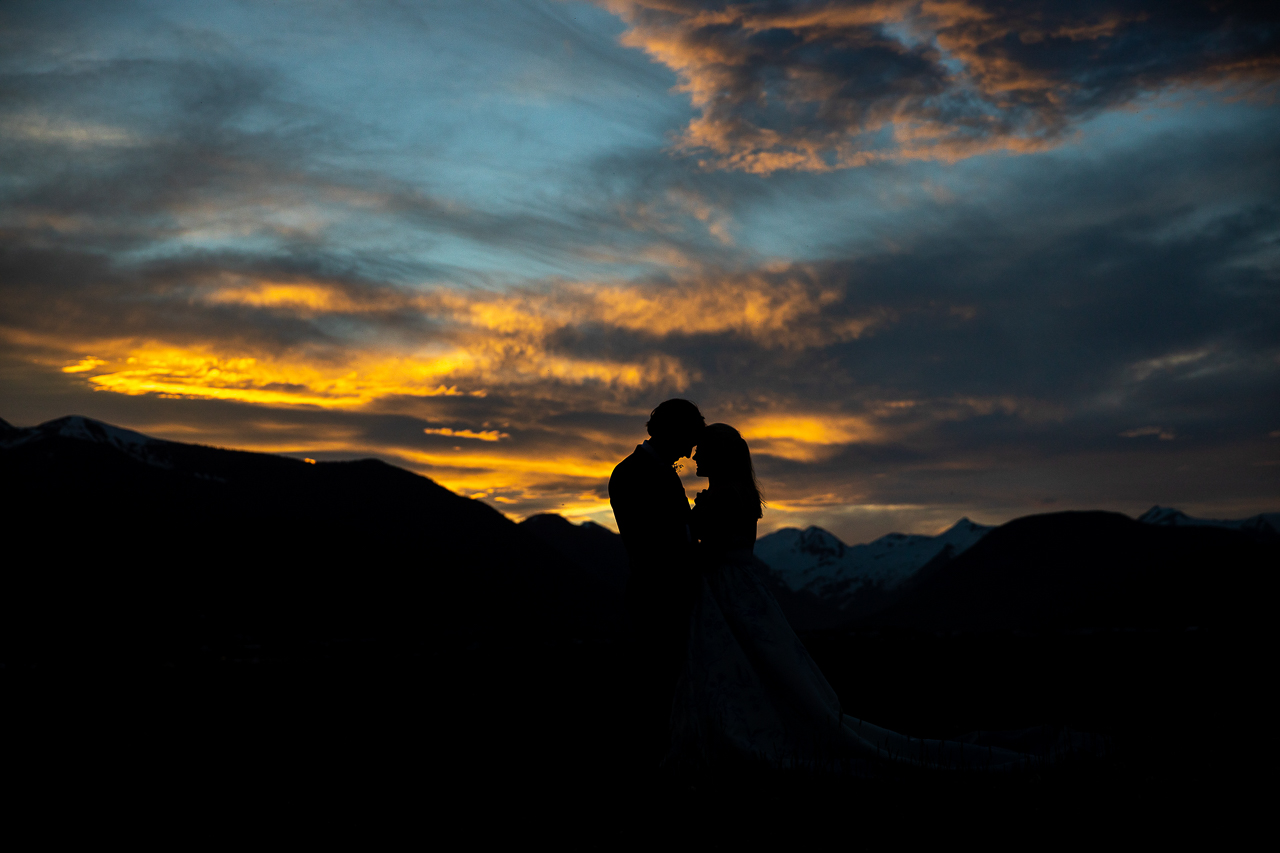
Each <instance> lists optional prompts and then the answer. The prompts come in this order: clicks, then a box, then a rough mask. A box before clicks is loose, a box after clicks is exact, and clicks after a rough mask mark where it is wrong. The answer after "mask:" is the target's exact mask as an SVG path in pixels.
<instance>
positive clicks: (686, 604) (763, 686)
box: [610, 400, 1044, 775]
mask: <svg viewBox="0 0 1280 853" xmlns="http://www.w3.org/2000/svg"><path fill="white" fill-rule="evenodd" d="M677 402H678V403H680V404H684V405H685V406H688V407H691V408H693V411H695V412H696V411H697V410H696V407H693V404H691V403H687V401H683V400H681V401H668V402H667V403H664V404H663V406H667V405H668V404H670V403H677ZM661 408H662V407H661V406H660V407H659V409H661ZM657 414H658V410H655V415H657ZM698 417H699V419H701V415H700V414H699V416H698ZM651 432H652V421H651ZM696 444H697V452H696V453H695V455H694V461H695V462H696V463H697V466H698V469H697V474H698V476H700V477H706V478H707V480H708V486H707V489H706V490H704V491H703V492H701V493H700V494H699V495H698V496H697V499H696V500H695V506H694V508H693V510H692V512H691V513H689V514H688V516H687V519H688V524H689V528H690V535H689V537H688V539H689V540H690V541H691V542H692V543H693V547H692V552H691V553H692V558H691V559H690V557H689V556H688V554H689V551H688V550H687V549H686V548H685V547H684V544H683V542H682V541H680V540H681V539H682V538H683V537H670V538H669V539H668V540H667V541H668V542H674V552H675V553H672V554H671V555H670V556H671V558H672V559H671V560H670V561H669V565H670V566H671V568H673V569H686V570H691V571H692V576H691V577H689V579H688V580H687V581H686V582H683V583H680V582H673V583H671V584H669V585H667V586H666V592H667V593H668V594H670V595H671V596H672V600H671V601H670V602H669V603H668V604H667V605H666V606H665V607H664V608H663V610H662V612H663V615H664V616H665V617H667V618H666V619H665V620H664V626H667V627H668V628H669V630H670V631H671V632H672V634H671V635H670V636H668V637H667V639H666V640H664V641H661V642H660V643H659V645H660V646H661V648H662V657H663V659H664V662H671V663H670V666H671V667H672V668H673V669H674V670H675V672H674V682H675V683H674V689H671V688H670V687H669V686H668V685H669V684H670V683H671V682H670V681H669V680H667V679H659V680H658V682H655V681H653V680H650V681H649V682H648V683H649V684H650V685H652V686H656V687H658V691H659V695H657V696H652V697H651V701H654V702H657V703H659V704H660V705H661V706H662V708H663V709H664V710H669V717H668V719H669V729H668V732H667V733H668V734H669V739H668V740H666V750H665V751H666V757H665V759H664V763H666V764H667V765H668V766H679V765H699V764H707V763H709V762H713V761H716V760H719V759H722V758H725V757H734V758H748V759H755V760H761V761H764V762H766V763H768V764H770V765H774V766H780V767H807V768H824V769H830V770H837V771H840V772H845V773H854V774H858V775H865V774H870V773H871V772H873V771H874V770H875V769H876V768H877V766H880V765H883V763H885V762H889V763H893V764H898V763H908V764H911V765H915V766H923V767H934V768H972V769H991V770H996V769H1013V768H1016V767H1019V766H1023V765H1024V764H1025V763H1026V762H1027V761H1028V759H1029V756H1028V754H1027V753H1026V752H1024V751H1022V750H1021V749H1019V748H1018V747H1019V746H1020V745H1021V744H1022V743H1026V742H1027V739H1028V736H1029V735H1031V734H1032V733H1031V732H1004V733H1001V732H990V733H974V734H970V735H965V736H962V737H961V738H959V739H956V740H945V741H944V740H922V739H920V738H913V737H909V736H906V735H901V734H898V733H897V732H893V731H890V730H888V729H885V728H882V727H880V726H876V725H873V724H871V723H868V722H866V721H864V720H859V719H856V718H854V717H851V716H849V715H847V714H845V713H844V712H843V710H842V708H841V706H840V701H839V699H838V698H837V697H836V694H835V691H834V690H832V689H831V685H830V684H828V683H827V679H826V678H825V677H824V676H823V674H822V671H821V670H820V669H819V668H818V666H817V664H815V663H814V661H813V659H812V658H811V657H810V656H809V653H808V651H806V649H805V647H804V645H803V644H802V643H801V642H800V639H799V638H798V637H797V636H796V634H795V632H794V631H793V630H792V629H791V626H790V624H789V623H788V622H787V619H786V617H785V616H784V615H783V613H782V610H781V609H780V608H779V607H778V603H777V602H776V601H775V600H774V598H773V596H772V595H771V594H770V593H769V591H768V589H766V588H765V586H764V585H763V583H762V582H761V581H760V572H761V571H762V570H764V571H767V567H765V566H764V564H763V563H761V562H760V561H759V560H758V559H757V558H756V557H755V556H754V555H753V553H752V549H753V547H754V545H755V539H756V522H757V521H758V520H759V519H760V518H761V517H762V515H763V506H764V504H763V501H762V500H761V496H760V489H759V486H758V484H757V481H756V477H755V471H754V468H753V466H752V463H751V452H750V449H749V448H748V447H747V442H746V441H745V440H744V439H743V438H742V436H741V435H740V434H739V433H738V431H737V430H736V429H734V428H733V427H731V426H729V425H728V424H711V425H710V426H707V427H705V428H704V429H703V430H701V431H700V433H699V434H698V435H697V436H696ZM637 452H640V448H638V449H637ZM671 461H674V459H673V460H671ZM622 468H623V466H622V465H619V469H622ZM666 470H667V473H668V475H669V476H671V477H672V478H674V479H677V480H678V477H675V476H674V472H672V471H671V469H670V467H669V463H668V467H667V469H666ZM614 480H615V481H616V480H618V475H617V474H616V473H615V477H614ZM617 485H619V484H617V483H615V482H612V481H611V483H610V497H611V500H612V501H613V503H614V505H615V508H618V507H619V504H622V506H623V507H625V506H626V501H625V499H624V500H622V501H619V497H621V494H615V492H618V493H621V492H622V491H624V490H623V489H619V488H616V486H617ZM668 498H669V496H668ZM681 498H682V502H683V503H684V506H685V507H686V508H687V501H684V500H683V494H682V495H681ZM669 503H670V501H669ZM672 506H674V503H673V504H672ZM669 509H670V508H669ZM678 509H679V508H678V507H674V509H673V510H671V519H670V521H669V523H670V524H674V523H677V522H678V521H683V520H684V517H682V516H681V514H680V513H679V511H678ZM617 518H618V526H619V529H620V532H621V533H622V536H623V539H624V542H625V543H626V544H627V546H628V551H629V555H630V553H631V551H632V549H633V542H635V541H636V539H637V537H645V536H646V533H645V531H644V530H643V525H638V524H636V523H635V521H636V519H635V514H634V512H631V513H628V512H627V511H626V509H624V511H623V512H622V513H617ZM647 541H649V542H652V541H653V540H652V538H649V539H648V540H647ZM637 547H639V546H637ZM650 556H652V555H650ZM639 568H641V570H642V571H643V570H644V569H645V568H646V566H640V567H639ZM633 575H634V568H633ZM645 588H646V589H648V588H651V587H650V586H647V585H646V587H645ZM677 615H678V617H679V619H678V624H677V622H676V621H673V619H672V617H675V616H677ZM645 639H647V640H649V641H652V640H653V635H652V633H650V634H648V635H647V636H646V637H645ZM642 642H643V640H642ZM673 655H675V657H673ZM677 658H678V666H677V665H676V662H677ZM663 669H664V670H665V672H667V673H669V672H672V669H668V668H666V667H663ZM659 685H660V686H659ZM1037 731H1038V733H1039V734H1041V735H1043V734H1044V733H1043V731H1040V730H1037ZM1007 747H1013V748H1007Z"/></svg>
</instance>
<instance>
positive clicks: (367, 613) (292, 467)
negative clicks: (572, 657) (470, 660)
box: [0, 418, 617, 660]
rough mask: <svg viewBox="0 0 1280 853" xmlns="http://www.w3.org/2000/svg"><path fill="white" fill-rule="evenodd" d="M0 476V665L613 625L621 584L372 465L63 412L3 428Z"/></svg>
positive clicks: (476, 508)
mask: <svg viewBox="0 0 1280 853" xmlns="http://www.w3.org/2000/svg"><path fill="white" fill-rule="evenodd" d="M0 477H2V478H3V482H4V484H5V488H6V491H7V492H8V493H9V495H10V496H11V498H12V499H16V500H13V501H12V503H11V508H10V510H9V518H8V519H7V522H8V526H9V529H10V530H11V531H13V532H14V533H13V534H12V539H11V544H16V545H18V546H19V548H18V552H19V554H21V555H22V556H20V557H18V558H17V559H12V558H11V560H10V561H9V562H8V565H7V567H6V568H5V570H4V573H3V581H2V582H3V599H4V601H3V605H2V606H3V608H4V611H5V613H4V621H5V627H4V634H5V643H4V654H5V655H6V657H8V658H10V659H17V658H21V659H33V660H34V659H41V658H44V657H47V656H50V655H57V656H59V657H61V656H63V655H71V656H73V657H79V656H84V655H88V656H98V657H108V658H133V657H136V656H138V655H142V656H143V657H149V656H154V655H158V656H161V657H165V656H171V655H174V654H179V655H180V654H194V655H199V654H208V653H216V651H217V650H216V649H213V647H214V646H217V644H219V643H223V644H226V645H228V646H229V647H235V648H238V649H243V648H248V647H252V648H256V649H261V654H263V655H270V654H296V653H301V652H300V649H303V648H306V649H314V648H315V647H317V644H318V645H319V646H325V645H326V644H327V645H332V644H333V643H339V644H341V643H351V642H364V641H370V640H395V641H396V642H400V643H404V642H409V643H410V644H413V643H423V642H432V643H435V642H440V641H456V640H458V639H460V638H472V639H480V638H485V637H491V636H493V635H496V634H510V633H519V634H521V635H528V634H533V635H536V636H548V637H556V636H567V637H572V636H604V635H609V634H611V633H612V632H613V631H615V630H616V629H617V624H616V618H615V614H616V611H617V607H616V604H615V603H614V599H616V595H617V594H616V590H615V589H614V588H613V586H616V584H614V585H612V586H611V584H610V582H608V581H607V580H604V579H601V578H599V577H598V576H597V575H596V574H594V573H592V572H587V571H584V570H583V569H582V568H581V567H580V566H578V565H577V564H576V563H575V562H573V561H572V560H566V559H565V558H563V557H562V556H561V555H560V554H559V553H557V552H556V551H555V550H554V549H553V548H551V547H548V546H547V545H546V544H545V543H544V542H543V541H542V539H540V538H539V537H537V536H533V535H531V534H529V533H528V532H526V531H525V530H522V529H521V528H520V527H518V526H517V525H516V524H514V523H512V522H511V521H510V520H508V519H507V518H505V517H504V516H502V515H501V514H500V513H499V512H497V511H496V510H494V509H493V508H491V507H489V506H486V505H485V504H482V503H480V502H478V501H474V500H470V499H467V498H463V497H460V496H458V495H455V494H454V493H452V492H450V491H449V490H448V489H445V488H443V487H441V486H439V485H437V484H436V483H433V482H432V481H431V480H429V479H427V478H426V477H421V476H418V475H416V474H413V473H410V472H408V471H405V470H402V469H399V468H396V467H393V466H391V465H387V464H384V463H382V462H378V461H375V460H362V461H358V462H321V463H317V464H307V463H305V462H302V461H300V460H296V459H289V458H285V457H281V456H273V455H268V454H261V453H247V452H241V451H232V450H221V449H217V448H212V447H202V446H197V445H189V444H181V443H177V442H169V441H159V440H155V439H150V438H148V437H146V436H143V435H140V434H138V433H133V432H130V431H128V430H121V429H118V428H114V427H110V426H108V425H105V424H100V423H97V422H94V421H91V420H87V419H83V418H63V419H60V420H58V421H52V422H50V423H48V424H43V425H41V426H39V427H35V428H32V429H27V430H20V429H15V428H13V427H10V426H8V425H7V424H6V425H5V426H4V428H3V430H2V431H0ZM210 649H213V651H212V652H210V651H209V650H210ZM202 650H203V651H202ZM236 653H237V654H239V653H242V652H236Z"/></svg>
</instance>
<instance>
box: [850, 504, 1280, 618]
mask: <svg viewBox="0 0 1280 853" xmlns="http://www.w3.org/2000/svg"><path fill="white" fill-rule="evenodd" d="M1277 565H1280V548H1277V547H1276V545H1275V544H1274V542H1273V541H1272V540H1271V539H1270V538H1269V537H1264V536H1261V535H1255V534H1252V533H1250V532H1247V531H1239V530H1230V529H1225V528H1219V527H1163V526H1155V525H1151V524H1143V523H1139V522H1137V521H1134V520H1132V519H1130V518H1128V517H1126V516H1124V515H1120V514H1118V513H1109V512H1062V513H1053V514H1049V515H1034V516H1028V517H1025V518H1019V519H1016V520H1014V521H1011V522H1009V523H1008V524H1005V525H1002V526H1000V527H998V528H996V529H995V530H993V531H991V532H990V533H988V534H987V535H986V536H985V537H984V538H983V539H982V541H980V542H979V543H978V544H976V545H974V546H973V547H972V548H970V549H969V550H968V551H966V552H964V553H963V554H961V555H960V556H959V557H957V558H955V559H952V560H948V559H945V558H944V559H940V560H935V561H934V562H933V563H931V564H930V565H928V566H925V567H924V568H922V569H921V570H920V571H919V573H917V575H916V576H915V577H914V578H912V580H911V581H910V582H909V583H908V584H906V585H905V588H904V590H903V593H902V595H901V596H900V597H899V598H898V599H897V600H896V601H894V602H893V603H891V604H890V605H889V606H888V607H887V608H886V609H884V610H883V611H881V612H880V613H878V614H876V615H874V616H872V617H870V618H868V619H866V620H863V624H877V625H893V626H897V627H905V628H915V629H919V630H926V631H993V630H1007V629H1018V630H1035V631H1039V630H1055V629H1088V628H1134V627H1143V628H1183V627H1188V626H1205V625H1211V624H1221V623H1223V622H1226V621H1236V622H1239V621H1241V620H1243V621H1245V622H1251V621H1253V620H1254V619H1255V618H1256V617H1257V613H1256V608H1257V607H1258V606H1259V604H1260V602H1261V601H1262V600H1264V599H1267V598H1269V597H1270V595H1271V587H1272V575H1273V574H1274V571H1275V568H1276V566H1277Z"/></svg>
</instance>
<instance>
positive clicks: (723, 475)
mask: <svg viewBox="0 0 1280 853" xmlns="http://www.w3.org/2000/svg"><path fill="white" fill-rule="evenodd" d="M693 461H694V462H696V463H697V464H698V472H697V473H698V476H699V477H714V478H715V482H716V491H717V492H718V491H720V489H721V486H726V487H728V491H730V492H731V493H735V494H737V495H738V496H740V497H742V498H743V499H744V500H749V501H751V502H753V503H754V504H755V505H756V509H757V512H758V513H759V514H758V515H757V516H756V517H757V518H759V517H760V516H762V515H764V499H763V498H762V497H761V496H760V485H759V483H758V482H756V471H755V467H754V466H753V465H752V464H751V450H750V448H748V447H747V442H746V439H744V438H743V437H742V434H741V433H739V432H738V431H737V430H736V429H734V428H733V427H731V426H729V425H728V424H711V425H710V426H708V427H707V428H706V429H704V430H703V431H702V435H701V436H700V437H699V439H698V450H697V452H696V453H694V454H693Z"/></svg>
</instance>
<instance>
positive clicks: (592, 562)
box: [520, 513, 627, 605]
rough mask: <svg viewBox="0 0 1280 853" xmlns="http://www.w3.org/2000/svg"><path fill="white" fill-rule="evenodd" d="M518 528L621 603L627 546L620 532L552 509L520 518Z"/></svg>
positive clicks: (623, 591)
mask: <svg viewBox="0 0 1280 853" xmlns="http://www.w3.org/2000/svg"><path fill="white" fill-rule="evenodd" d="M520 528H521V529H522V530H526V531H528V532H529V533H531V534H533V535H534V536H536V537H537V538H539V539H541V540H542V541H543V542H544V543H546V544H547V545H550V546H551V547H552V548H554V549H555V550H556V551H558V552H559V553H561V554H563V555H564V556H565V557H567V558H568V559H570V560H572V561H573V562H574V563H576V564H577V565H578V566H580V567H581V568H582V569H583V570H584V571H585V572H587V573H590V574H592V575H593V576H595V577H596V578H598V579H599V583H600V584H601V585H602V586H603V587H604V588H605V589H607V590H608V591H609V593H610V594H611V595H613V596H616V601H617V603H618V604H619V605H620V604H621V602H622V597H623V595H624V594H625V593H626V589H627V549H626V548H624V547H623V545H622V537H621V536H619V535H618V534H616V533H614V532H613V531H612V530H608V529H606V528H604V527H601V526H600V525H598V524H596V523H594V522H591V521H585V522H583V523H582V524H574V523H573V522H571V521H569V519H567V518H565V517H564V516H561V515H556V514H554V513H542V514H540V515H534V516H530V517H529V518H526V519H525V520H524V521H522V522H520Z"/></svg>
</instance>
